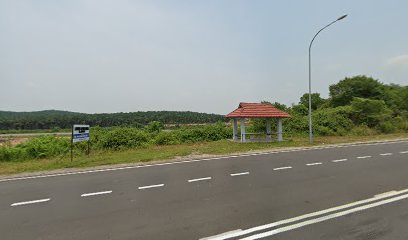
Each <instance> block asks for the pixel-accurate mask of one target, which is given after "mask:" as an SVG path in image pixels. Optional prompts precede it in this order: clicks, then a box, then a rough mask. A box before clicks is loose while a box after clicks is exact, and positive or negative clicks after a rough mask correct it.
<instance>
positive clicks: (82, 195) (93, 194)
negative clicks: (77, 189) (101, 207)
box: [81, 191, 112, 197]
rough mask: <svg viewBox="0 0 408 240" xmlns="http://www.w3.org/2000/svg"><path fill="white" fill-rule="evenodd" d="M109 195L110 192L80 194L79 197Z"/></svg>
mask: <svg viewBox="0 0 408 240" xmlns="http://www.w3.org/2000/svg"><path fill="white" fill-rule="evenodd" d="M110 193H112V191H103V192H93V193H84V194H81V197H90V196H96V195H103V194H110Z"/></svg>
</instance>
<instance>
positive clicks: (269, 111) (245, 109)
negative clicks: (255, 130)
mask: <svg viewBox="0 0 408 240" xmlns="http://www.w3.org/2000/svg"><path fill="white" fill-rule="evenodd" d="M226 117H227V118H288V117H290V115H289V114H288V113H286V112H284V111H281V110H279V109H277V108H275V107H274V106H273V105H272V104H264V103H240V104H239V106H238V108H237V109H235V110H234V111H232V112H230V113H229V114H228V115H227V116H226Z"/></svg>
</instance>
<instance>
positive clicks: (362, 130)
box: [350, 125, 377, 136]
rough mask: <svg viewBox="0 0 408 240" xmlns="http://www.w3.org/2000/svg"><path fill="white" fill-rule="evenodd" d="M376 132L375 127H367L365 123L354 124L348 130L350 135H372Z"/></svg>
mask: <svg viewBox="0 0 408 240" xmlns="http://www.w3.org/2000/svg"><path fill="white" fill-rule="evenodd" d="M375 134H377V131H376V130H375V129H372V128H369V127H368V126H367V125H360V126H356V127H354V128H353V129H351V131H350V135H352V136H372V135H375Z"/></svg>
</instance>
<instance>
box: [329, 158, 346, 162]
mask: <svg viewBox="0 0 408 240" xmlns="http://www.w3.org/2000/svg"><path fill="white" fill-rule="evenodd" d="M347 160H348V159H347V158H343V159H337V160H333V161H332V162H345V161H347Z"/></svg>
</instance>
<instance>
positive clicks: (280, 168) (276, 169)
mask: <svg viewBox="0 0 408 240" xmlns="http://www.w3.org/2000/svg"><path fill="white" fill-rule="evenodd" d="M291 168H292V167H291V166H287V167H279V168H274V169H273V170H274V171H279V170H284V169H291Z"/></svg>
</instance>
